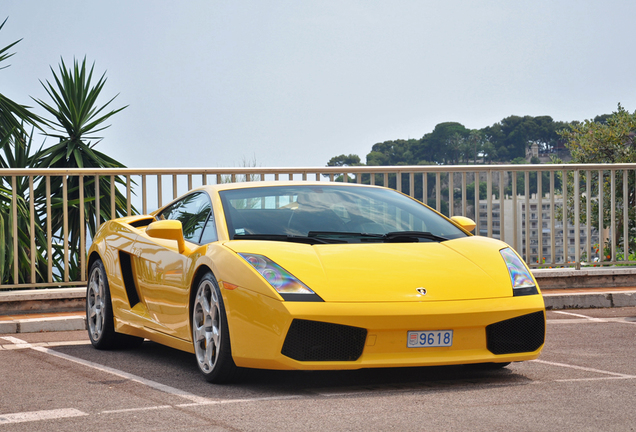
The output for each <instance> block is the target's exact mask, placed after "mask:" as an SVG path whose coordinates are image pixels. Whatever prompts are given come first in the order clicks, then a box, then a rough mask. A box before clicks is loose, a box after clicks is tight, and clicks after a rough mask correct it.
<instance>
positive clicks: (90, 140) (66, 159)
mask: <svg viewBox="0 0 636 432" xmlns="http://www.w3.org/2000/svg"><path fill="white" fill-rule="evenodd" d="M93 69H94V65H93V66H91V68H90V70H87V68H86V58H84V60H83V61H82V62H81V63H79V62H78V61H77V60H74V62H73V67H72V68H69V67H67V66H66V64H65V63H64V60H62V61H61V64H60V66H59V71H58V73H57V74H56V72H55V71H54V70H53V68H51V72H52V73H53V78H54V80H53V84H52V83H51V82H49V81H46V84H45V83H42V85H43V87H44V88H45V90H46V92H47V93H48V95H49V96H50V98H51V99H52V102H51V103H47V102H44V101H43V100H41V99H34V100H35V101H36V102H37V103H38V104H39V105H40V106H41V107H42V108H44V110H45V111H46V112H47V113H48V114H49V115H50V116H52V118H51V119H46V120H45V122H46V125H47V126H48V127H49V128H50V129H51V130H52V131H51V132H49V133H46V134H45V135H46V136H48V137H51V138H54V139H56V140H57V141H58V142H57V143H56V144H54V145H52V146H51V147H48V148H46V149H43V150H41V151H39V152H37V153H36V155H35V156H34V157H35V161H34V166H35V167H39V168H124V167H125V166H124V165H123V164H121V163H120V162H118V161H116V160H115V159H113V158H111V157H109V156H107V155H105V154H104V153H101V152H99V151H97V150H95V148H94V147H95V145H97V144H98V143H99V142H100V141H101V137H99V136H96V135H95V134H97V133H98V132H100V131H102V130H104V129H106V128H107V127H108V126H109V125H106V124H105V122H106V121H107V120H108V119H109V118H110V117H111V116H113V115H114V114H116V113H118V112H119V111H121V110H123V109H124V108H126V107H121V108H118V109H114V110H112V111H107V112H106V111H105V110H106V109H107V107H108V106H109V105H110V104H111V102H112V101H113V100H114V99H115V97H117V96H115V97H113V98H111V99H110V100H108V102H106V103H105V104H104V105H101V106H99V105H98V103H97V100H98V98H99V96H100V93H101V91H102V90H103V88H104V84H105V83H106V77H105V73H104V74H102V76H101V77H100V78H99V79H98V80H97V82H96V83H95V84H93ZM94 181H95V179H94V178H93V177H89V178H87V179H86V181H85V182H84V187H83V188H84V197H85V205H84V212H85V214H84V220H85V221H90V220H93V221H95V220H96V218H97V217H98V215H96V214H95V203H94V201H95V183H94ZM116 183H118V184H123V183H124V182H123V180H122V179H120V178H116ZM44 188H45V185H44V184H43V182H41V183H40V184H39V185H38V188H37V189H36V191H35V194H36V195H38V196H46V191H45V189H44ZM99 191H100V192H99V195H100V199H101V197H107V196H110V178H102V179H100V180H99ZM115 191H116V197H115V207H116V212H115V213H116V214H117V215H118V216H122V215H124V212H125V208H126V198H125V197H124V195H123V194H122V193H121V192H119V190H118V189H117V188H115ZM79 199H80V181H79V177H78V176H70V177H69V179H68V183H67V198H66V202H65V201H64V197H63V189H62V178H60V177H54V178H52V179H51V226H52V231H53V233H55V236H56V244H57V245H62V244H63V243H64V241H65V239H64V238H63V234H62V229H63V224H64V206H65V205H67V206H68V233H69V237H68V246H69V252H70V257H71V260H70V263H69V264H70V267H71V268H70V275H71V278H73V279H75V280H77V279H76V278H78V276H80V274H79V272H80V269H79V266H78V262H79V252H80V250H81V249H80V242H81V237H80V232H81V213H80V212H81V209H80V206H79ZM100 209H101V216H102V217H103V218H104V219H108V218H109V217H110V214H111V209H110V199H104V200H103V204H101V205H100ZM96 225H97V224H96V223H89V224H88V227H89V233H90V235H91V236H93V235H94V234H95V227H96ZM54 255H56V258H59V259H62V258H63V256H62V255H63V249H62V248H56V249H55V250H54Z"/></svg>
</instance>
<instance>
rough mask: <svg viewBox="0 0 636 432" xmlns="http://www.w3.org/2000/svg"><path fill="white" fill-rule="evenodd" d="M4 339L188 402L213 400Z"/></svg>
mask: <svg viewBox="0 0 636 432" xmlns="http://www.w3.org/2000/svg"><path fill="white" fill-rule="evenodd" d="M3 339H5V340H7V341H10V342H13V343H14V344H16V345H20V346H22V347H25V348H31V349H33V350H35V351H39V352H42V353H45V354H49V355H52V356H55V357H59V358H63V359H65V360H68V361H71V362H74V363H79V364H81V365H84V366H88V367H91V368H93V369H97V370H99V371H102V372H106V373H109V374H112V375H115V376H118V377H122V378H126V379H128V380H130V381H134V382H137V383H140V384H143V385H145V386H147V387H150V388H153V389H155V390H159V391H162V392H164V393H168V394H171V395H174V396H179V397H182V398H184V399H187V400H189V401H191V402H194V403H206V402H210V400H211V399H208V398H205V397H201V396H197V395H195V394H192V393H189V392H186V391H184V390H179V389H178V388H175V387H171V386H168V385H165V384H161V383H158V382H156V381H152V380H149V379H146V378H142V377H140V376H137V375H133V374H130V373H128V372H124V371H121V370H118V369H114V368H110V367H108V366H103V365H100V364H98V363H94V362H92V361H88V360H84V359H80V358H77V357H73V356H70V355H68V354H64V353H60V352H57V351H54V350H52V349H49V348H45V347H41V346H33V345H31V344H29V343H28V342H25V341H23V340H21V339H18V338H15V337H13V336H5V337H3Z"/></svg>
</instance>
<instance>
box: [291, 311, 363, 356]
mask: <svg viewBox="0 0 636 432" xmlns="http://www.w3.org/2000/svg"><path fill="white" fill-rule="evenodd" d="M366 339H367V330H366V329H363V328H359V327H350V326H346V325H341V324H331V323H325V322H319V321H308V320H301V319H295V320H293V321H292V324H291V326H290V327H289V331H288V332H287V337H286V338H285V343H284V344H283V349H282V351H281V353H282V354H283V355H286V356H287V357H290V358H293V359H294V360H298V361H355V360H357V359H358V358H360V356H361V355H362V350H363V349H364V342H365V340H366Z"/></svg>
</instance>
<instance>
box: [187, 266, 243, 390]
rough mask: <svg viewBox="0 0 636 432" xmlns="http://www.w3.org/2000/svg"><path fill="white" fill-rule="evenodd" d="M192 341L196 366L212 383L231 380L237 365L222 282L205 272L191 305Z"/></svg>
mask: <svg viewBox="0 0 636 432" xmlns="http://www.w3.org/2000/svg"><path fill="white" fill-rule="evenodd" d="M192 341H193V344H194V353H195V355H196V358H197V365H198V366H199V370H200V371H201V373H202V374H203V376H204V377H205V379H206V380H207V381H209V382H212V383H226V382H230V381H232V380H233V379H234V378H235V376H236V373H237V369H238V368H237V367H236V365H235V364H234V360H233V359H232V349H231V347H230V332H229V330H228V326H227V316H226V314H225V306H224V303H223V297H221V291H220V290H219V285H218V283H217V281H216V279H215V278H214V275H212V273H206V274H205V275H204V276H203V277H202V278H201V279H200V280H199V283H198V285H197V291H196V295H195V297H194V301H193V305H192Z"/></svg>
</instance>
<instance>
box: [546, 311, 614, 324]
mask: <svg viewBox="0 0 636 432" xmlns="http://www.w3.org/2000/svg"><path fill="white" fill-rule="evenodd" d="M554 313H558V314H562V315H571V316H575V317H579V318H585V319H586V320H588V321H594V322H607V321H606V320H604V319H602V318H594V317H590V316H587V315H582V314H577V313H574V312H565V311H554Z"/></svg>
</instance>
